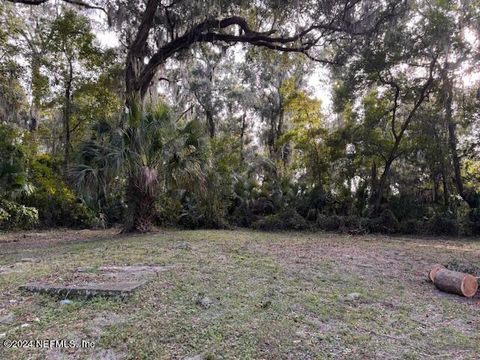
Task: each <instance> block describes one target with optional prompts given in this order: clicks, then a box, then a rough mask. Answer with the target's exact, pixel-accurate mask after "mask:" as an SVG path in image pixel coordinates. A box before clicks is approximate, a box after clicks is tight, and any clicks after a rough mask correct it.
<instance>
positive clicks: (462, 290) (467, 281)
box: [433, 269, 478, 297]
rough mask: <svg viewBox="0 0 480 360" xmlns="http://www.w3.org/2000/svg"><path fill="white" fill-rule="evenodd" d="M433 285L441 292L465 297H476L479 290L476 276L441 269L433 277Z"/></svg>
mask: <svg viewBox="0 0 480 360" xmlns="http://www.w3.org/2000/svg"><path fill="white" fill-rule="evenodd" d="M433 283H434V284H435V286H436V287H437V288H438V289H439V290H442V291H445V292H448V293H452V294H457V295H461V296H465V297H473V296H475V294H476V293H477V290H478V280H477V278H476V277H475V276H473V275H470V274H464V273H461V272H458V271H450V270H447V269H439V270H438V271H437V272H436V274H435V276H434V277H433Z"/></svg>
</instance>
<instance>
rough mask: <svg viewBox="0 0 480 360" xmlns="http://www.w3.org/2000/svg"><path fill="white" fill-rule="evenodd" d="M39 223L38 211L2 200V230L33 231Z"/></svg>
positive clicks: (0, 224)
mask: <svg viewBox="0 0 480 360" xmlns="http://www.w3.org/2000/svg"><path fill="white" fill-rule="evenodd" d="M37 223H38V211H37V209H35V208H33V207H27V206H24V205H20V204H17V203H15V202H13V201H8V200H0V229H2V230H10V229H31V228H33V227H34V226H35V225H37Z"/></svg>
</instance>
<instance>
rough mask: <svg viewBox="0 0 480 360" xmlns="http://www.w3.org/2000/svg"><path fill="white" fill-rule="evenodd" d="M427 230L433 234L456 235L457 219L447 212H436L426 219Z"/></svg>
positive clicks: (457, 229)
mask: <svg viewBox="0 0 480 360" xmlns="http://www.w3.org/2000/svg"><path fill="white" fill-rule="evenodd" d="M428 232H429V233H430V234H433V235H457V234H458V232H459V227H458V223H457V220H456V219H455V218H454V216H453V215H452V214H449V213H436V214H434V215H433V217H432V218H430V219H429V221H428Z"/></svg>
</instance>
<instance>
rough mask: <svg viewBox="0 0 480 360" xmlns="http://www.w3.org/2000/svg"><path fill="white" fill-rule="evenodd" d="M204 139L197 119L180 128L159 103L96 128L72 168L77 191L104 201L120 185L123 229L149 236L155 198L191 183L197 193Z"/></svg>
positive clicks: (169, 112) (202, 177)
mask: <svg viewBox="0 0 480 360" xmlns="http://www.w3.org/2000/svg"><path fill="white" fill-rule="evenodd" d="M99 128H101V129H102V131H101V132H100V134H98V129H99ZM203 136H204V135H203V130H202V128H201V126H200V124H199V123H198V122H197V121H191V122H189V123H187V124H186V125H185V126H184V127H180V126H179V124H178V123H177V121H176V120H175V117H174V116H173V114H172V113H171V111H170V109H168V108H167V107H166V106H165V105H163V104H159V105H157V106H155V107H151V108H149V109H147V110H146V111H145V113H143V114H141V115H140V114H139V115H138V116H135V115H132V116H130V118H129V121H128V124H127V125H126V126H124V127H120V128H113V127H109V126H106V125H103V126H97V136H96V138H94V139H92V140H90V141H88V142H85V143H84V144H83V146H82V147H81V154H80V158H81V161H80V163H79V164H78V165H77V166H76V168H75V170H74V173H75V174H76V179H77V181H76V182H77V185H78V188H79V190H80V193H81V194H83V196H85V197H88V196H91V193H92V191H97V194H100V196H101V197H104V201H105V199H108V197H109V194H111V192H112V187H114V185H117V186H118V185H120V186H123V187H124V189H125V200H126V204H127V219H126V221H125V224H124V231H125V232H142V233H143V232H148V231H150V230H151V229H152V220H153V216H154V214H155V202H156V200H157V198H158V195H159V194H160V193H161V192H162V191H165V190H166V188H167V187H168V186H169V185H171V184H176V185H177V186H179V185H181V186H184V187H186V186H193V184H195V185H196V187H198V188H200V189H201V187H202V184H203V183H204V180H203V179H204V176H203V172H202V168H201V162H202V159H204V154H205V147H204V145H205V143H204V139H203ZM123 179H125V180H123ZM88 189H89V190H88Z"/></svg>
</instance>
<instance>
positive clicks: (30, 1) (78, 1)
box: [6, 0, 108, 16]
mask: <svg viewBox="0 0 480 360" xmlns="http://www.w3.org/2000/svg"><path fill="white" fill-rule="evenodd" d="M6 1H8V2H11V3H17V4H25V5H42V4H45V3H47V2H48V1H49V0H6ZM62 1H63V2H66V3H68V4H72V5H77V6H80V7H83V8H85V9H92V10H100V11H103V12H104V13H105V14H106V15H107V16H108V13H107V10H105V9H104V8H103V7H101V6H98V5H95V4H90V3H87V2H85V1H82V0H62Z"/></svg>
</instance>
